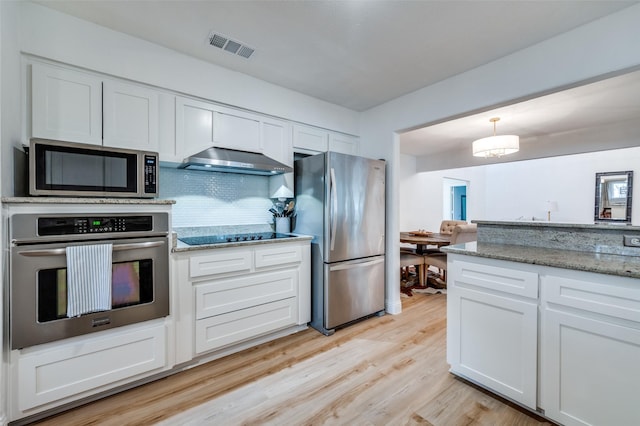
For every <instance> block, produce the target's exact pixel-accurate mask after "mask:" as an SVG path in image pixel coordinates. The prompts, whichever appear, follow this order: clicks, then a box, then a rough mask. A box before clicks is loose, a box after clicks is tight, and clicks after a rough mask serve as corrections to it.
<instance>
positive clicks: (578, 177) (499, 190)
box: [399, 147, 640, 230]
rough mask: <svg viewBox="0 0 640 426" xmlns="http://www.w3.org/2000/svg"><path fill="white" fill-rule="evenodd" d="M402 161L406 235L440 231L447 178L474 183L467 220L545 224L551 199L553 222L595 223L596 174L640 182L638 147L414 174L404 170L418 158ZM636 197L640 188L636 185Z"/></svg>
mask: <svg viewBox="0 0 640 426" xmlns="http://www.w3.org/2000/svg"><path fill="white" fill-rule="evenodd" d="M402 157H403V162H402V164H403V176H402V177H401V180H400V182H401V186H400V206H401V207H402V208H401V210H400V221H399V222H400V228H401V229H402V230H409V229H420V228H423V229H431V230H435V229H438V226H439V225H440V221H441V220H442V208H441V207H442V199H443V180H445V179H447V178H454V179H462V180H467V181H469V185H468V187H467V202H468V210H467V219H468V220H509V221H511V220H532V218H535V219H536V220H546V219H547V212H546V210H545V209H544V206H545V201H547V200H552V201H557V203H558V211H557V212H553V213H551V220H552V221H553V222H564V223H585V224H588V223H593V215H594V202H595V174H596V173H598V172H617V171H627V170H631V171H633V172H634V177H635V178H636V179H637V178H638V176H639V175H638V173H640V148H638V147H636V148H625V149H617V150H610V151H603V152H598V153H586V154H575V155H566V156H561V157H552V158H543V159H536V160H528V161H519V162H513V163H503V164H491V165H486V166H479V167H466V168H460V169H449V170H440V171H433V172H421V173H420V172H418V173H415V174H411V173H410V172H409V171H408V169H409V167H406V169H407V170H406V171H405V169H404V167H405V166H408V165H410V164H411V163H412V162H415V159H414V158H413V157H411V156H407V155H403V156H402ZM637 197H640V186H639V185H634V188H633V198H635V199H636V200H637V199H638V198H637ZM420 199H421V201H420V203H419V204H417V203H416V201H415V200H420ZM438 200H440V203H438V202H437V201H438ZM414 206H415V207H416V208H413V207H414ZM632 206H633V204H632ZM631 219H632V224H633V225H637V224H640V203H637V202H636V204H635V207H634V208H633V209H632V218H631Z"/></svg>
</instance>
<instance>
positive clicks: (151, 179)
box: [144, 154, 158, 194]
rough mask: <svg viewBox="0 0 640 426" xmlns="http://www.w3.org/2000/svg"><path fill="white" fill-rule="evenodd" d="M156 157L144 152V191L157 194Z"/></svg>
mask: <svg viewBox="0 0 640 426" xmlns="http://www.w3.org/2000/svg"><path fill="white" fill-rule="evenodd" d="M157 178H158V157H157V156H155V155H148V154H145V156H144V193H145V194H157V192H158V185H157V182H156V179H157Z"/></svg>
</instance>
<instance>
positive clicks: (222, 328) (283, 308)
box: [195, 298, 298, 353]
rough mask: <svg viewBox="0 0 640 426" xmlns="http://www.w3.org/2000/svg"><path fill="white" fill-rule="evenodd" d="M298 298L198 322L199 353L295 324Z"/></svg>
mask: <svg viewBox="0 0 640 426" xmlns="http://www.w3.org/2000/svg"><path fill="white" fill-rule="evenodd" d="M297 306H298V305H297V300H296V298H290V299H285V300H279V301H277V302H271V303H266V304H264V305H258V306H254V307H251V308H247V309H242V310H239V311H234V312H229V313H227V314H223V315H216V316H214V317H210V318H206V319H202V320H198V321H196V342H195V346H196V348H195V351H196V353H203V352H206V351H210V350H213V349H217V348H221V347H223V346H226V345H230V344H234V343H239V342H241V341H243V340H246V339H251V338H254V337H257V336H260V335H262V334H265V333H269V332H271V331H275V330H278V329H280V328H284V327H287V326H290V325H295V324H296V320H297V317H298V312H297Z"/></svg>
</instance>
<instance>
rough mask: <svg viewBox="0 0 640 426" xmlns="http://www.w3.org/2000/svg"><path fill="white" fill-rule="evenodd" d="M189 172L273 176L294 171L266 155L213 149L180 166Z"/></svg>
mask: <svg viewBox="0 0 640 426" xmlns="http://www.w3.org/2000/svg"><path fill="white" fill-rule="evenodd" d="M178 167H179V168H182V169H188V170H201V171H207V172H223V173H242V174H249V175H263V176H272V175H278V174H282V173H288V172H292V171H293V169H292V168H291V167H289V166H287V165H286V164H282V163H280V162H278V161H276V160H274V159H273V158H270V157H267V156H266V155H264V154H259V153H255V152H247V151H238V150H235V149H227V148H216V147H211V148H208V149H206V150H204V151H202V152H199V153H197V154H194V155H193V156H191V157H189V158H186V159H185V160H184V161H183V162H182V163H180V164H179V165H178Z"/></svg>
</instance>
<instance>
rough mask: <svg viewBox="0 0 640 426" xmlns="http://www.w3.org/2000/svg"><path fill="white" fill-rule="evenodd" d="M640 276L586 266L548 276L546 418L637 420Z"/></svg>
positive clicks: (605, 421)
mask: <svg viewBox="0 0 640 426" xmlns="http://www.w3.org/2000/svg"><path fill="white" fill-rule="evenodd" d="M576 278H578V279H576ZM637 281H638V280H633V279H629V278H622V277H609V276H601V275H596V274H586V273H585V274H580V277H568V276H567V274H562V275H560V276H556V275H548V276H545V277H543V279H542V306H543V308H544V309H543V311H542V319H543V320H542V323H541V325H542V329H541V349H542V351H541V358H542V359H541V365H542V374H541V376H540V386H541V395H542V400H541V404H540V405H541V406H542V407H543V408H544V410H545V413H546V415H547V416H548V417H549V418H551V419H554V420H556V421H558V422H560V423H562V424H565V425H638V424H640V404H638V395H640V380H639V378H640V286H639V285H638V282H637Z"/></svg>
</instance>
